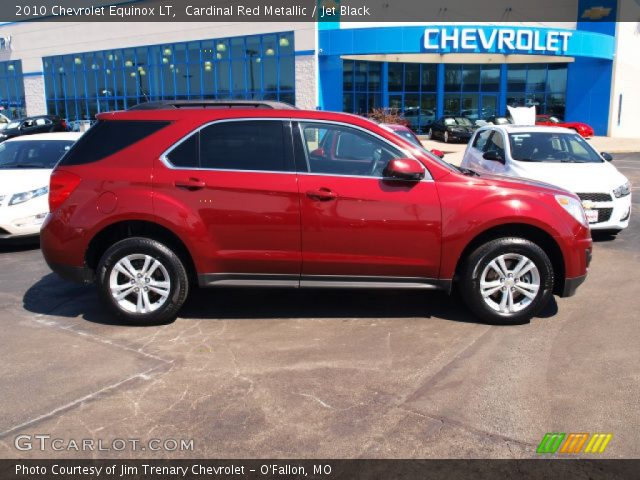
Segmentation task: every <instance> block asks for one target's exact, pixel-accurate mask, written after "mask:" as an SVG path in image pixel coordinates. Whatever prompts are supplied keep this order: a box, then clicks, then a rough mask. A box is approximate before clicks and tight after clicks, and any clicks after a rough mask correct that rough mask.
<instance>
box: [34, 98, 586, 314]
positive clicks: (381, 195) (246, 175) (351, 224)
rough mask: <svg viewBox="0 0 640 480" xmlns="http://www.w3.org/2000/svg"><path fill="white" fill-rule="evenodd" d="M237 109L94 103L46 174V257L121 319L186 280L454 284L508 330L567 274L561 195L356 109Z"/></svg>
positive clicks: (578, 210)
mask: <svg viewBox="0 0 640 480" xmlns="http://www.w3.org/2000/svg"><path fill="white" fill-rule="evenodd" d="M201 103H202V104H203V105H204V107H209V106H216V105H221V103H222V105H223V106H226V105H231V106H233V105H234V102H213V101H203V102H201ZM253 104H255V105H253ZM253 104H252V106H247V108H243V107H244V106H245V105H246V103H243V104H242V105H241V107H240V108H197V107H195V106H194V105H193V104H192V103H189V104H187V105H189V106H190V108H181V107H182V103H181V102H159V103H156V104H155V105H152V106H149V104H147V106H146V107H145V109H144V110H143V109H140V110H138V109H133V110H129V111H126V112H111V113H101V114H98V122H97V124H96V125H94V126H93V127H92V128H91V129H90V130H89V131H88V132H87V133H85V134H84V136H83V137H82V138H81V139H80V140H79V141H78V142H77V143H76V144H75V145H74V147H73V148H72V149H71V151H69V152H68V153H67V154H66V155H65V156H64V158H63V159H62V160H61V161H60V163H59V164H58V165H57V166H56V168H55V170H54V171H53V173H52V175H51V184H50V195H49V205H50V211H51V213H50V214H49V215H48V216H47V218H46V220H45V223H44V225H43V228H42V237H41V246H42V252H43V254H44V257H45V259H46V261H47V262H48V264H49V265H50V267H51V268H52V269H53V270H54V271H56V272H58V273H59V274H60V275H61V276H63V277H64V278H67V279H71V280H76V281H80V282H88V283H90V282H93V283H95V284H96V285H97V287H98V291H99V292H100V294H101V296H102V298H103V300H104V302H105V304H106V305H107V306H108V307H109V308H110V309H111V310H112V311H113V312H114V313H115V314H117V315H119V316H121V317H122V318H123V319H125V320H126V321H129V322H134V323H158V322H167V321H170V320H172V319H173V318H175V316H176V315H177V314H178V312H179V310H180V307H181V306H182V304H183V303H184V301H185V299H186V297H187V293H188V291H189V289H190V288H192V287H194V286H201V287H218V286H220V287H222V286H254V287H255V286H279V287H295V288H297V287H316V288H319V287H329V288H335V287H339V288H405V289H406V288H411V289H426V290H432V289H436V290H444V291H445V292H450V291H451V290H452V288H456V289H460V291H461V293H462V295H461V297H462V298H463V299H464V301H465V302H466V304H467V305H468V306H469V308H470V309H471V310H472V312H474V313H475V315H477V317H479V318H482V319H484V320H486V321H490V322H496V323H519V322H524V321H527V320H528V319H530V318H531V317H532V316H533V315H535V314H536V313H537V312H539V311H540V309H541V308H543V307H544V306H545V305H546V304H547V303H548V302H549V301H550V299H551V297H552V295H553V294H554V293H555V294H558V295H562V296H570V295H573V294H574V292H575V291H576V288H577V287H578V286H579V285H580V284H581V283H582V282H583V281H584V279H585V276H586V273H587V265H588V263H589V260H590V257H591V247H592V242H591V237H590V232H589V227H588V224H587V221H586V218H585V216H584V211H583V209H582V207H581V204H580V201H579V199H578V197H577V196H575V195H574V194H572V193H569V192H566V191H564V190H561V189H558V188H556V187H552V186H548V185H544V184H541V183H538V182H533V181H526V180H523V181H515V180H513V179H505V178H504V177H496V176H491V175H486V176H484V175H483V176H478V175H477V174H475V173H473V172H471V171H469V170H464V169H458V168H456V167H453V166H451V165H449V164H447V163H446V162H444V161H442V160H440V159H438V158H436V157H434V156H433V155H430V154H428V153H427V152H425V151H424V150H423V149H420V148H416V147H413V146H412V145H411V144H410V143H408V142H407V141H406V140H404V139H402V138H400V137H399V136H398V135H397V134H394V133H392V132H390V131H389V130H387V129H385V128H383V127H381V126H379V125H378V124H376V123H374V122H371V121H370V120H367V119H365V118H362V117H359V116H354V115H349V114H343V113H335V112H326V111H315V110H314V111H305V110H294V109H291V108H289V109H287V108H286V105H283V104H279V103H274V102H253Z"/></svg>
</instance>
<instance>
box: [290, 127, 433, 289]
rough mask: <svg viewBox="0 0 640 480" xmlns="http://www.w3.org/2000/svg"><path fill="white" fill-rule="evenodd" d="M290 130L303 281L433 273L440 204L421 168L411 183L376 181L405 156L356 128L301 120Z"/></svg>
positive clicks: (386, 180)
mask: <svg viewBox="0 0 640 480" xmlns="http://www.w3.org/2000/svg"><path fill="white" fill-rule="evenodd" d="M294 135H295V137H294V141H295V142H296V164H297V165H298V169H299V177H298V178H299V189H300V206H301V222H302V281H303V282H304V281H314V280H320V281H323V282H325V281H327V280H342V281H357V280H359V279H360V280H361V279H362V278H361V277H367V278H366V280H371V277H373V278H376V277H387V278H386V279H385V280H389V278H388V277H402V278H406V277H411V278H416V277H420V278H437V277H438V273H439V264H440V229H441V219H440V203H439V200H438V196H437V192H436V187H435V184H434V182H433V181H432V180H431V179H430V177H429V174H428V172H427V173H426V178H425V179H424V180H422V181H419V182H417V181H403V180H389V179H385V178H383V173H382V172H383V170H384V167H385V166H386V164H387V163H388V162H389V160H391V159H392V158H401V157H403V156H405V155H404V154H403V153H402V152H401V151H400V150H398V149H397V148H395V147H394V146H393V145H392V144H391V143H388V142H387V141H385V140H383V139H382V138H380V137H376V136H374V135H372V134H369V133H367V132H365V131H364V130H360V129H357V128H352V127H349V126H345V125H337V124H329V123H322V122H303V123H300V124H299V125H297V128H294ZM300 170H303V171H300ZM393 280H395V279H393Z"/></svg>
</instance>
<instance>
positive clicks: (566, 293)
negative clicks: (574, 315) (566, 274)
mask: <svg viewBox="0 0 640 480" xmlns="http://www.w3.org/2000/svg"><path fill="white" fill-rule="evenodd" d="M586 279H587V274H586V273H585V274H584V275H581V276H580V277H575V278H565V279H564V288H563V289H562V293H561V294H560V296H561V297H563V298H564V297H572V296H573V295H575V293H576V290H577V289H578V287H579V286H580V285H582V283H583V282H584V281H585V280H586Z"/></svg>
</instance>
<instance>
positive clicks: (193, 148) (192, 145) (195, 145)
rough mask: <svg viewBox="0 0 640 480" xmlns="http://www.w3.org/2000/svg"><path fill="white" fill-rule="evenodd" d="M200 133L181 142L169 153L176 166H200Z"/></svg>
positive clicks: (170, 160) (168, 157) (170, 159)
mask: <svg viewBox="0 0 640 480" xmlns="http://www.w3.org/2000/svg"><path fill="white" fill-rule="evenodd" d="M199 148H200V133H199V132H197V133H195V134H193V135H191V136H190V137H189V138H187V139H186V140H184V141H183V142H182V143H180V144H179V145H178V146H177V147H175V148H174V149H173V150H171V152H170V153H169V154H168V155H167V159H168V160H169V162H171V164H172V165H173V166H174V167H184V168H199V167H200V158H199V155H198V151H199Z"/></svg>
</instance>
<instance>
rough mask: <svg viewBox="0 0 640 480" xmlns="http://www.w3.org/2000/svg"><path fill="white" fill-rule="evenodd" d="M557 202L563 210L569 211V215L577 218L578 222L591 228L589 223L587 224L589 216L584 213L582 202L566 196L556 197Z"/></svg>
mask: <svg viewBox="0 0 640 480" xmlns="http://www.w3.org/2000/svg"><path fill="white" fill-rule="evenodd" d="M556 201H557V202H558V204H559V205H560V206H561V207H562V208H564V209H565V210H566V211H567V213H568V214H569V215H571V216H572V217H573V218H575V219H576V220H577V221H578V222H580V223H581V224H582V225H584V226H585V227H588V226H589V222H587V216H586V215H585V213H584V209H583V208H582V203H580V200H577V199H575V198H573V197H567V196H566V195H556Z"/></svg>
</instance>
